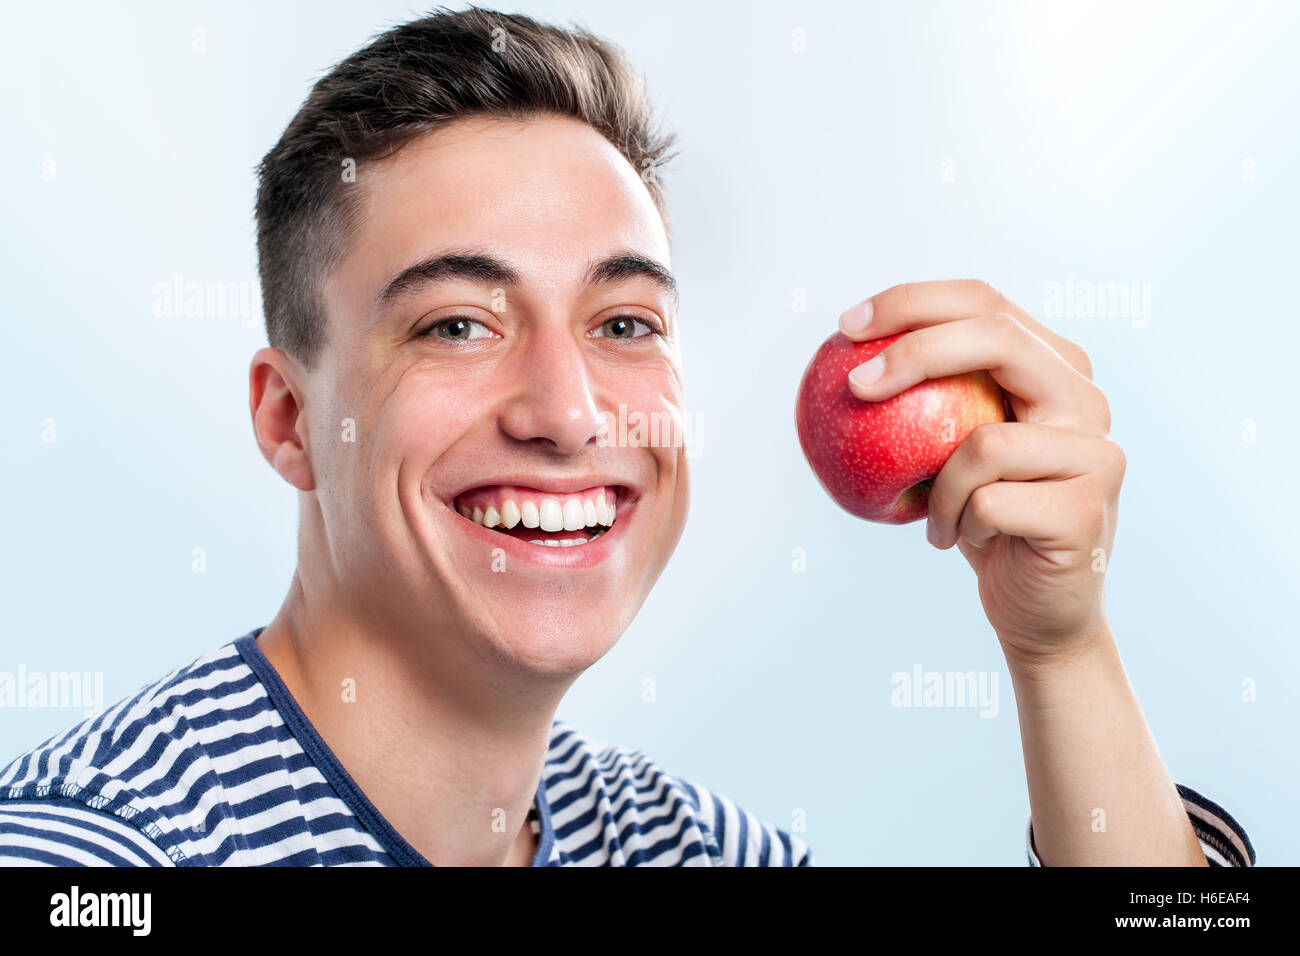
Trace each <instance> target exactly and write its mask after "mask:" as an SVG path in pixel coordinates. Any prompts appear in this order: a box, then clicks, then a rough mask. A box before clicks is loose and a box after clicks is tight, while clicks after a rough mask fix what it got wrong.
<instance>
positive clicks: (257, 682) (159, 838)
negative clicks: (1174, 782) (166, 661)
mask: <svg viewBox="0 0 1300 956" xmlns="http://www.w3.org/2000/svg"><path fill="white" fill-rule="evenodd" d="M260 631H261V628H258V629H256V630H254V631H252V632H251V633H249V634H247V635H245V636H243V637H241V638H239V639H237V640H235V641H232V642H230V643H228V644H226V645H224V646H222V647H220V648H218V649H217V650H215V651H213V652H211V653H209V654H205V655H203V656H202V657H199V658H198V659H197V660H195V661H193V662H192V663H190V664H188V665H187V666H185V667H182V668H179V669H177V670H175V671H173V672H172V673H170V674H168V675H167V676H166V677H164V678H162V679H161V680H160V681H158V682H156V683H154V684H151V685H149V686H147V687H145V688H143V689H142V690H141V691H140V692H139V693H137V694H135V695H134V696H133V697H129V698H126V699H124V700H122V701H120V702H118V703H117V704H116V705H114V706H113V707H111V708H109V709H107V710H105V711H104V712H103V713H100V714H97V715H95V716H93V717H89V718H87V719H86V720H84V721H82V722H81V723H79V724H77V725H75V726H73V727H72V728H70V729H69V730H68V731H66V732H64V733H62V734H59V735H57V736H55V737H52V738H50V739H49V740H47V741H45V742H44V743H42V744H40V745H39V746H37V747H35V748H33V749H32V750H30V751H28V752H27V753H25V754H23V755H21V756H20V757H18V758H17V759H16V760H14V761H13V762H11V763H10V764H9V765H8V766H6V767H4V769H3V770H0V864H8V865H50V866H223V865H226V866H266V865H281V866H336V865H337V866H344V865H352V866H358V865H360V866H367V865H368V866H428V865H430V864H429V861H428V860H426V859H425V858H424V857H423V856H421V855H420V853H419V852H417V851H416V850H415V848H414V847H412V846H411V845H410V844H409V843H407V842H406V840H404V839H403V838H402V837H401V835H400V834H398V833H397V831H396V830H394V829H393V828H392V826H391V825H390V824H389V823H388V822H387V821H386V820H385V819H384V818H383V816H381V815H380V813H379V812H378V810H376V809H375V807H374V805H373V804H371V802H370V801H369V799H367V797H366V796H365V794H364V793H362V791H361V789H360V788H359V787H358V786H357V785H356V783H355V782H354V781H353V780H352V778H351V776H349V774H348V773H347V771H346V770H344V769H343V767H342V765H341V764H340V763H339V762H338V759H337V758H336V757H335V756H334V754H333V753H332V752H331V751H330V749H329V747H328V746H326V744H325V742H324V741H323V740H322V739H321V738H320V736H319V735H318V734H317V733H316V731H315V730H314V729H313V728H312V726H311V724H310V723H309V722H308V720H307V718H306V716H305V715H304V714H303V712H302V710H301V709H300V708H299V707H298V705H297V703H296V702H295V701H294V699H293V697H292V695H291V694H290V693H289V691H288V689H287V688H286V687H285V686H284V683H283V682H282V681H281V680H280V678H279V675H278V674H277V673H276V672H275V669H274V668H273V667H272V666H271V664H270V662H269V661H268V660H267V659H266V657H265V656H264V655H263V654H262V652H261V649H260V648H259V647H258V646H257V640H256V638H257V635H258V634H259V633H260ZM1189 795H1190V797H1189ZM1189 799H1192V800H1193V801H1194V803H1195V807H1196V808H1197V811H1193V809H1192V806H1191V805H1189V812H1191V813H1192V818H1193V822H1195V823H1197V833H1198V836H1200V837H1201V841H1202V846H1203V847H1205V848H1206V854H1207V856H1209V858H1210V860H1211V862H1219V863H1227V864H1233V865H1249V864H1251V863H1253V862H1254V851H1253V850H1252V849H1250V845H1249V841H1248V840H1247V839H1246V835H1245V833H1244V832H1241V830H1240V827H1238V826H1237V825H1236V824H1235V822H1234V821H1232V818H1231V817H1229V816H1228V815H1227V814H1226V813H1223V811H1221V810H1219V809H1218V808H1217V807H1214V805H1213V804H1210V803H1209V802H1208V801H1205V800H1204V799H1203V798H1201V797H1199V795H1196V794H1194V793H1193V792H1192V791H1185V792H1184V801H1185V802H1187V801H1188V800H1189ZM1198 811H1199V812H1200V813H1201V815H1200V816H1199V817H1198V815H1197V812H1198ZM529 819H530V820H531V823H532V827H533V832H534V833H535V834H536V835H537V853H536V855H535V856H534V858H533V861H532V865H533V866H812V865H813V857H812V853H811V852H810V850H809V849H808V847H807V846H806V845H805V844H804V843H803V841H802V840H800V839H799V838H798V837H796V836H794V835H792V834H791V833H789V832H787V831H785V830H780V829H777V828H776V827H773V826H771V825H770V824H766V823H763V822H761V821H760V820H759V819H757V818H756V817H754V816H753V815H752V814H749V813H747V812H746V811H744V810H743V809H741V808H740V807H738V806H737V805H736V804H735V803H733V802H732V801H730V800H728V799H727V798H726V797H723V796H721V795H719V794H715V793H711V792H710V791H708V790H706V789H705V788H704V787H702V786H700V785H698V784H692V783H689V782H687V781H685V780H682V779H680V778H677V777H674V776H671V775H669V774H668V773H666V772H665V771H664V770H663V769H662V768H660V767H659V766H658V765H656V764H655V763H654V762H653V761H651V760H650V759H649V758H648V757H646V756H645V755H644V754H643V753H641V752H640V751H636V750H630V749H627V748H621V747H598V746H596V745H595V744H593V743H592V742H590V741H589V740H588V739H586V738H585V737H583V736H582V735H580V734H579V733H578V732H577V731H576V730H575V729H574V728H573V727H571V726H569V725H568V724H567V723H565V722H564V721H561V720H556V721H555V722H554V724H553V727H552V731H551V738H550V743H549V747H548V750H547V755H546V761H545V766H544V768H543V771H542V778H541V781H540V782H539V784H538V788H537V794H536V797H535V799H534V802H533V806H532V808H531V810H530V812H529ZM1028 839H1029V844H1028V846H1029V862H1030V863H1031V865H1036V864H1037V860H1036V858H1035V857H1034V851H1033V842H1032V828H1031V829H1030V831H1029V834H1028ZM1247 861H1248V862H1247Z"/></svg>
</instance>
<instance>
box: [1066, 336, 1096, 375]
mask: <svg viewBox="0 0 1300 956" xmlns="http://www.w3.org/2000/svg"><path fill="white" fill-rule="evenodd" d="M1070 350H1071V353H1072V355H1071V356H1069V357H1067V359H1066V361H1069V362H1070V364H1071V365H1073V366H1074V367H1075V368H1077V369H1078V370H1079V374H1080V375H1084V376H1086V377H1088V378H1092V359H1090V358H1089V357H1088V353H1087V352H1086V351H1084V349H1083V347H1082V346H1080V345H1076V344H1075V343H1074V342H1071V343H1070Z"/></svg>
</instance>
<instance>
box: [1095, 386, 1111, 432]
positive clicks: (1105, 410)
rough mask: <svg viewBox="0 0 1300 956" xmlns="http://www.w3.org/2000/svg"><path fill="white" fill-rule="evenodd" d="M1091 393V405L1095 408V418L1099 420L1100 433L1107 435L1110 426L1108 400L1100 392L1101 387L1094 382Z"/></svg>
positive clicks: (1102, 392)
mask: <svg viewBox="0 0 1300 956" xmlns="http://www.w3.org/2000/svg"><path fill="white" fill-rule="evenodd" d="M1092 392H1093V403H1094V404H1095V405H1096V407H1097V417H1098V418H1099V419H1100V420H1101V426H1102V431H1103V432H1104V433H1106V434H1109V433H1110V425H1111V417H1110V399H1109V398H1107V397H1106V393H1105V392H1104V391H1102V389H1101V386H1100V385H1098V384H1097V383H1096V382H1093V383H1092Z"/></svg>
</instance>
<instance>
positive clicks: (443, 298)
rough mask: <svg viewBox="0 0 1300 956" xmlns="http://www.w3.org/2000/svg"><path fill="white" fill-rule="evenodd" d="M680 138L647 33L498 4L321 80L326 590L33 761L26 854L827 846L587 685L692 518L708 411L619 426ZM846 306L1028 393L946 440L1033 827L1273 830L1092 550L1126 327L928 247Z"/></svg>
mask: <svg viewBox="0 0 1300 956" xmlns="http://www.w3.org/2000/svg"><path fill="white" fill-rule="evenodd" d="M671 143H672V137H671V136H661V135H658V134H656V133H654V132H653V131H652V130H651V128H650V122H649V110H648V108H647V104H646V100H645V99H644V96H643V92H642V90H641V88H640V85H639V81H638V79H637V77H636V75H635V73H634V72H633V71H632V70H631V69H630V68H629V67H628V65H627V64H626V63H625V61H624V60H623V59H621V57H620V55H619V53H618V52H617V51H616V50H615V49H614V48H612V47H611V46H609V45H607V44H605V43H604V42H602V41H600V40H598V39H597V38H595V37H593V36H590V35H588V34H586V33H585V32H583V31H573V32H563V31H560V30H557V29H554V28H550V27H546V26H542V25H539V24H537V23H535V22H533V21H532V20H529V19H526V18H524V17H519V16H504V15H501V14H497V13H492V12H489V11H482V10H470V11H468V12H463V13H443V14H440V15H437V16H432V17H428V18H425V19H422V20H419V21H417V22H414V23H410V24H406V25H404V26H401V27H398V28H396V29H393V30H391V31H389V32H387V33H385V34H384V35H382V36H380V37H378V38H377V39H376V40H375V41H374V42H373V43H372V44H371V45H370V46H368V47H367V48H366V49H364V50H362V51H360V52H359V53H357V54H355V55H353V56H352V57H350V58H349V59H347V60H345V61H344V62H343V63H342V64H340V65H339V66H338V67H337V68H336V69H335V70H334V71H333V72H332V73H330V74H329V75H328V76H326V77H325V78H324V79H322V80H321V81H320V82H319V83H318V84H317V85H316V87H315V89H314V90H313V92H312V93H311V95H310V97H309V98H308V100H307V102H306V103H305V104H304V106H303V107H302V109H301V110H300V111H299V113H298V115H297V116H295V117H294V119H293V121H292V122H291V123H290V125H289V127H288V129H287V130H286V132H285V133H284V136H283V137H282V138H281V140H280V142H279V143H278V144H277V145H276V146H275V147H274V148H273V149H272V150H271V151H270V153H269V154H268V155H267V156H266V158H265V160H264V161H263V163H262V165H261V169H260V173H261V187H260V191H259V195H258V204H257V218H258V227H259V233H258V244H259V252H260V268H261V278H262V285H263V298H264V301H265V304H266V315H267V330H268V337H269V339H270V343H271V346H270V347H269V348H265V349H262V350H261V351H259V352H258V353H257V354H256V355H255V356H254V357H253V361H252V367H251V371H250V410H251V415H252V422H253V429H254V435H255V438H256V440H257V443H258V446H259V447H260V448H261V450H262V453H263V455H265V457H266V459H267V461H268V462H269V463H270V464H271V466H272V467H273V468H274V469H275V471H276V472H277V473H278V474H279V475H280V477H281V478H283V479H284V480H285V481H287V482H288V483H289V484H291V485H292V486H293V487H294V488H296V489H297V490H298V501H299V541H298V554H299V562H298V568H297V572H296V574H295V576H294V579H293V582H292V585H291V587H290V590H289V594H288V596H287V597H286V599H285V602H284V604H283V606H282V607H281V609H280V612H279V614H278V615H277V616H276V617H275V619H274V620H273V621H272V622H271V623H270V624H269V625H268V626H266V627H265V628H258V629H257V630H255V631H253V632H252V633H250V634H248V635H245V636H244V637H242V638H240V639H238V640H236V641H234V642H232V643H230V644H227V645H225V646H224V647H221V648H219V649H217V650H215V651H213V652H211V653H209V654H206V655H204V656H203V657H201V658H199V659H198V660H196V661H194V662H193V663H191V664H189V665H187V666H185V667H182V668H180V669H179V670H177V671H173V672H172V673H171V674H169V675H167V676H166V677H165V678H163V679H162V680H161V681H159V682H158V683H156V684H153V685H151V686H149V687H146V688H144V689H143V690H142V691H141V692H140V693H138V694H137V695H135V696H134V697H132V698H130V699H128V700H124V701H122V702H121V703H119V704H118V705H117V706H115V707H112V708H110V709H109V710H107V711H106V712H105V713H103V714H101V715H98V716H96V717H93V718H90V719H88V720H86V721H85V722H83V723H81V724H79V725H78V726H76V727H74V728H72V729H71V730H69V731H68V732H67V733H65V734H62V735H60V736H58V737H55V738H53V739H51V740H49V741H47V742H46V743H44V744H42V745H41V746H39V747H37V748H35V749H34V750H32V751H30V752H29V753H27V754H25V755H23V756H21V757H19V758H18V759H17V760H15V761H14V762H13V763H11V764H10V765H8V767H6V768H5V769H3V770H2V771H0V858H3V859H4V860H7V861H10V862H17V863H56V864H112V865H142V864H148V865H172V864H175V865H187V866H203V865H223V864H270V863H293V864H326V865H333V864H343V863H366V864H381V865H394V864H396V865H424V864H430V863H432V864H437V865H503V864H504V865H529V864H532V865H557V864H588V865H590V864H607V865H616V866H622V865H678V864H690V865H709V864H712V865H744V866H750V865H759V866H766V865H780V866H786V865H796V866H805V865H809V864H811V862H812V855H811V853H810V851H809V849H808V847H807V846H805V845H804V844H803V843H802V842H801V841H800V840H799V839H797V838H796V837H794V836H792V835H791V834H790V833H788V832H785V831H782V830H780V829H776V828H774V827H772V826H770V825H766V824H764V823H763V822H761V821H760V820H758V819H756V818H755V817H753V816H752V815H750V814H748V813H746V812H745V811H743V810H742V809H740V808H739V807H738V806H737V805H736V804H735V803H733V802H731V801H730V800H728V799H726V798H725V797H722V796H720V795H718V794H714V793H710V792H709V791H708V790H706V789H705V788H704V787H702V786H699V785H698V784H693V783H691V782H688V781H686V780H683V779H680V778H677V777H674V776H672V775H671V774H670V773H668V772H667V771H666V770H664V769H663V768H661V767H659V766H658V765H657V764H656V763H654V762H653V761H652V760H650V759H649V758H648V757H646V756H645V755H643V754H640V753H638V752H633V751H629V750H625V749H615V748H598V747H596V746H595V745H593V744H592V743H591V742H589V741H588V740H586V739H584V738H583V736H582V735H581V734H580V733H578V731H577V730H576V729H575V728H573V727H570V726H568V725H566V724H564V723H563V722H559V721H555V719H554V717H555V713H556V709H557V707H558V705H559V703H560V701H561V699H562V698H563V697H564V694H565V692H566V691H567V690H568V688H569V687H570V685H571V684H572V683H573V681H574V680H575V679H576V678H577V677H578V675H580V674H581V673H582V672H583V671H584V670H586V669H587V668H588V667H590V666H591V665H592V664H593V663H595V662H596V661H597V660H599V659H600V658H601V656H602V655H604V654H605V653H606V652H607V651H608V650H609V649H610V648H611V647H612V646H613V644H614V642H615V641H616V640H617V639H618V637H619V636H620V634H622V632H623V631H624V629H625V628H626V627H627V625H628V624H629V622H630V621H631V620H632V618H633V616H634V615H635V614H636V613H637V611H638V609H639V608H640V606H641V604H642V602H643V601H644V599H645V597H646V595H647V594H648V593H649V591H650V588H651V587H652V586H653V584H654V582H655V580H656V579H657V578H658V576H659V574H660V572H661V571H662V569H663V568H664V565H665V563H666V562H667V561H668V558H669V555H670V554H671V553H672V551H673V549H674V547H675V546H676V544H677V542H678V539H679V537H680V535H681V532H682V529H683V525H684V522H685V520H686V513H687V502H688V481H687V468H686V464H687V462H686V457H685V450H684V449H683V447H682V446H681V445H680V444H678V443H673V442H659V443H657V444H652V445H644V444H640V445H637V444H632V445H628V444H624V445H622V446H620V445H619V444H618V443H617V442H615V443H610V442H609V441H607V440H606V437H607V436H606V435H605V434H604V433H603V432H602V421H603V416H606V415H611V414H614V413H616V412H617V410H618V409H619V408H620V407H621V408H623V409H625V410H626V411H627V412H628V413H631V412H644V413H647V414H652V413H660V414H662V415H667V416H669V418H670V420H680V418H681V416H682V414H683V400H682V379H681V370H680V356H679V352H678V332H677V296H676V289H675V286H674V283H673V279H672V276H671V273H670V272H669V261H670V255H669V235H668V228H667V221H666V214H665V203H664V194H663V190H662V188H661V185H660V183H659V182H658V179H657V178H656V176H655V175H654V172H655V169H656V167H658V166H659V165H660V164H662V163H663V162H664V161H665V159H666V158H667V149H668V147H669V146H670V145H671ZM868 320H869V324H868ZM840 321H841V327H842V329H843V330H844V332H845V334H847V335H850V336H852V337H858V338H865V337H876V336H880V335H885V334H889V333H892V332H896V331H901V330H904V329H909V330H912V331H911V332H910V333H909V334H908V335H906V336H904V337H903V338H902V339H900V340H899V342H898V343H897V344H895V345H893V346H891V347H890V348H889V349H888V350H887V351H886V352H885V353H884V356H885V357H884V360H883V363H876V364H875V365H873V366H871V367H870V368H864V369H863V370H862V371H863V372H864V377H862V378H861V379H860V380H858V379H855V380H854V382H853V385H852V387H853V388H854V390H855V392H856V393H857V394H858V395H859V397H861V398H863V399H866V400H878V399H883V398H885V397H887V396H889V395H891V394H893V393H896V392H898V391H900V390H902V389H904V388H906V387H908V386H910V385H912V384H914V383H915V382H917V381H920V380H921V379H922V378H925V377H931V376H940V375H947V374H951V373H955V372H958V371H964V370H968V369H975V368H988V369H992V370H994V373H995V376H996V377H997V379H998V380H999V381H1000V382H1001V383H1002V385H1003V386H1004V387H1005V389H1006V390H1007V391H1008V393H1009V394H1010V395H1011V396H1012V398H1011V404H1012V406H1013V408H1014V411H1015V417H1016V419H1017V420H1016V421H1015V422H1013V423H1009V424H1006V425H1002V426H997V427H992V426H986V427H985V428H983V429H981V430H979V431H978V432H976V433H975V434H973V435H972V436H971V437H970V438H969V439H967V440H966V441H965V442H963V443H962V444H961V445H960V446H959V448H958V449H957V451H956V453H955V454H954V456H953V458H952V460H951V462H950V463H949V464H948V465H947V466H946V467H945V468H944V470H943V472H942V473H941V474H940V475H939V477H938V479H937V480H936V482H935V484H934V490H933V503H932V505H931V519H932V521H931V525H932V532H931V540H932V541H933V542H934V543H935V545H936V546H938V547H944V548H946V547H951V546H952V545H953V544H957V545H958V547H959V548H960V549H961V551H962V553H963V554H964V555H965V557H966V559H967V560H968V561H970V563H971V564H972V565H973V567H974V569H975V571H976V574H977V576H978V578H979V586H980V594H981V597H982V599H983V603H984V608H985V610H986V613H987V614H988V617H989V620H990V622H991V623H992V624H993V626H994V629H995V630H996V632H997V634H998V636H999V638H1000V640H1001V642H1002V645H1003V648H1004V650H1005V652H1006V656H1007V662H1008V667H1009V669H1010V673H1011V674H1012V676H1013V681H1014V685H1015V689H1016V698H1017V702H1018V706H1019V713H1020V722H1021V731H1022V736H1023V743H1024V753H1025V766H1026V771H1027V775H1028V783H1029V797H1030V804H1031V811H1032V815H1031V819H1032V821H1033V826H1032V828H1031V830H1030V832H1029V857H1030V862H1031V863H1037V862H1039V861H1040V860H1041V861H1042V862H1044V863H1049V864H1106V863H1120V864H1126V863H1137V864H1187V865H1204V864H1206V862H1207V860H1208V862H1210V863H1214V864H1232V865H1250V864H1251V863H1253V861H1254V853H1253V850H1252V849H1251V847H1250V844H1249V841H1248V839H1247V837H1246V835H1245V833H1244V832H1242V830H1241V829H1240V827H1238V826H1237V825H1236V824H1235V823H1234V822H1233V821H1232V819H1231V817H1229V816H1228V815H1227V814H1226V813H1224V812H1223V811H1221V810H1219V809H1218V808H1217V807H1215V806H1214V805H1213V804H1211V803H1209V802H1208V801H1206V800H1204V799H1202V798H1201V797H1199V796H1198V795H1196V794H1195V793H1193V792H1191V791H1189V790H1186V789H1182V790H1181V791H1180V790H1179V789H1176V788H1175V785H1174V784H1173V783H1172V781H1171V780H1170V778H1169V776H1168V774H1167V773H1166V771H1165V769H1164V767H1163V765H1162V763H1161V760H1160V757H1159V755H1158V753H1157V751H1156V748H1155V744H1154V742H1153V741H1152V738H1151V735H1150V733H1149V731H1148V730H1147V727H1146V725H1145V722H1144V720H1143V717H1142V713H1141V711H1140V709H1139V707H1138V703H1137V701H1136V699H1135V698H1134V695H1133V692H1132V690H1131V689H1130V687H1129V685H1128V682H1127V679H1126V678H1125V675H1124V672H1123V668H1122V666H1121V664H1120V661H1119V657H1118V653H1117V651H1116V647H1115V641H1114V638H1113V636H1112V634H1111V632H1110V629H1109V627H1108V625H1107V621H1106V616H1105V612H1104V608H1103V602H1102V576H1101V575H1099V574H1096V573H1094V572H1093V571H1092V570H1091V565H1092V561H1093V558H1092V550H1093V548H1095V547H1102V548H1106V549H1109V547H1110V543H1111V540H1112V539H1113V536H1114V533H1115V507H1116V501H1117V497H1118V492H1119V488H1120V482H1121V479H1122V476H1123V471H1124V458H1123V454H1122V452H1121V451H1120V450H1119V449H1118V447H1117V446H1116V445H1114V444H1113V443H1111V442H1110V441H1109V440H1108V439H1107V433H1108V429H1109V425H1110V422H1109V412H1108V409H1107V405H1106V401H1105V398H1104V396H1103V395H1102V394H1101V392H1100V391H1099V390H1098V388H1097V386H1096V385H1095V384H1094V383H1093V382H1092V381H1091V371H1090V368H1089V364H1088V359H1087V357H1086V356H1085V355H1084V354H1083V352H1082V351H1081V350H1080V349H1079V348H1078V347H1077V346H1075V345H1074V344H1072V343H1070V342H1067V341H1065V340H1063V339H1061V338H1060V337H1059V336H1056V335H1055V334H1053V333H1052V332H1050V331H1049V330H1047V329H1045V328H1044V327H1043V326H1041V325H1040V324H1038V323H1037V322H1035V321H1034V320H1033V319H1032V318H1031V317H1029V316H1028V315H1026V314H1025V313H1024V312H1023V311H1022V310H1021V309H1019V308H1018V307H1017V306H1015V305H1014V304H1013V303H1010V302H1008V301H1006V300H1004V299H1003V298H1002V297H1001V296H999V295H998V294H997V293H996V292H994V291H993V290H991V289H990V288H989V287H988V286H986V285H984V284H983V283H977V282H936V283H922V284H917V285H908V286H900V287H896V288H894V289H890V290H889V291H887V292H884V293H882V294H880V295H877V296H875V297H873V298H872V299H869V300H866V301H865V302H864V303H860V304H859V305H856V306H854V307H852V308H850V309H848V310H847V311H846V312H845V313H844V315H843V316H842V317H841V320H840ZM878 366H883V368H880V367H878ZM869 372H882V373H883V374H880V375H879V377H877V378H876V379H875V380H874V382H871V381H869V379H870V375H867V374H865V373H869ZM1040 477H1055V478H1058V479H1060V480H1057V481H1051V482H1034V481H1033V479H1035V478H1040ZM1094 808H1103V809H1104V810H1105V811H1106V814H1107V817H1106V819H1107V826H1106V830H1105V833H1104V834H1099V833H1097V832H1095V831H1094V829H1093V826H1092V823H1093V821H1094V819H1095V817H1094V813H1093V811H1094ZM1198 837H1199V839H1198Z"/></svg>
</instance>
